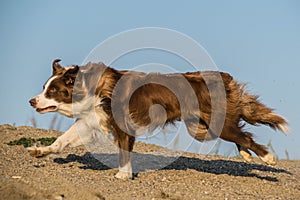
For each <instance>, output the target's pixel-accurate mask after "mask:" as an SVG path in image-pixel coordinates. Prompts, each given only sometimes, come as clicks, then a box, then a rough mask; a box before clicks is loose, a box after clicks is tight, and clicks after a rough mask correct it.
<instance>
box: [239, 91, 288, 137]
mask: <svg viewBox="0 0 300 200" xmlns="http://www.w3.org/2000/svg"><path fill="white" fill-rule="evenodd" d="M242 90H243V88H242ZM241 104H242V105H241V108H242V118H243V119H244V120H245V121H246V122H248V123H250V124H252V125H257V124H264V125H268V126H270V127H271V128H272V129H275V130H277V129H278V130H280V131H282V132H283V133H285V134H287V133H288V131H289V129H288V123H287V121H286V120H285V119H284V118H283V117H281V116H279V115H277V114H275V113H273V110H272V109H270V108H268V107H267V106H265V105H264V104H262V103H261V102H259V100H258V96H255V95H250V94H249V93H248V92H243V94H242V97H241Z"/></svg>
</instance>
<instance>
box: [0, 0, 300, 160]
mask: <svg viewBox="0 0 300 200" xmlns="http://www.w3.org/2000/svg"><path fill="white" fill-rule="evenodd" d="M299 8H300V3H299V1H297V0H294V1H290V0H285V1H276V0H275V1H271V0H266V1H259V0H254V1H238V0H236V1H231V0H229V1H215V0H212V1H186V2H184V3H182V1H181V2H180V1H156V0H152V1H144V2H142V1H89V0H88V1H37V0H35V1H33V0H27V1H8V0H7V1H1V2H0V27H1V29H0V30H1V31H0V44H1V46H0V66H1V70H2V73H0V88H1V104H0V123H1V124H3V123H9V124H14V123H15V124H16V125H30V124H31V123H30V118H31V117H32V116H33V115H34V116H35V118H36V119H37V125H38V127H41V128H49V124H50V121H51V119H52V118H53V114H46V115H39V114H37V113H34V111H33V109H32V108H30V106H29V104H28V100H29V99H30V98H31V97H33V96H35V95H36V94H38V93H40V92H41V90H42V85H43V83H44V82H45V80H47V78H48V77H49V75H50V73H51V62H52V60H53V59H55V58H62V59H63V62H62V64H65V65H66V64H80V63H82V61H83V60H84V58H85V57H86V56H87V54H88V53H89V52H90V51H91V50H92V49H93V48H94V47H95V46H96V45H98V44H99V43H100V42H102V41H104V40H105V39H107V38H108V37H110V36H112V35H115V34H117V33H119V32H122V31H125V30H129V29H133V28H141V27H163V28H169V29H174V30H176V31H179V32H182V33H184V34H187V35H189V36H190V37H192V38H193V39H195V40H196V41H197V42H198V43H200V44H201V45H202V46H203V47H204V48H205V49H206V50H207V51H208V53H209V54H210V56H211V57H212V58H213V60H214V61H215V63H216V65H217V66H218V68H219V69H220V70H222V71H226V72H230V73H231V74H232V75H233V76H234V77H235V78H236V79H238V80H240V81H243V82H248V83H249V89H251V90H252V92H253V93H255V94H259V95H260V96H261V100H262V101H263V102H264V103H265V104H267V105H269V106H270V107H273V108H275V109H276V112H277V113H279V114H281V115H283V116H285V117H286V118H287V119H288V120H289V122H290V126H291V133H290V136H288V137H287V136H284V135H283V134H282V133H279V132H274V131H272V130H269V129H268V128H264V127H259V128H257V127H256V128H250V131H251V132H255V133H256V134H255V135H256V140H257V141H258V142H259V143H262V144H266V143H268V141H269V140H270V139H271V140H272V144H273V148H274V149H275V151H276V153H277V155H279V157H282V158H285V153H284V152H285V150H287V151H288V152H289V155H290V158H293V159H300V151H299V148H298V145H299V141H300V135H299V130H300V114H299V113H300V106H299V104H298V102H299V97H300V93H299V89H298V86H299V85H300V79H299V72H300V37H299V35H300V12H299ZM118 64H122V63H120V62H119V63H118ZM124 65H128V63H124ZM113 67H118V66H113ZM122 67H123V66H122ZM123 68H126V66H125V67H123ZM183 70H184V69H183ZM59 119H63V121H62V124H63V125H62V129H63V130H64V129H66V127H68V126H69V125H70V124H71V123H72V120H70V119H66V118H62V117H59Z"/></svg>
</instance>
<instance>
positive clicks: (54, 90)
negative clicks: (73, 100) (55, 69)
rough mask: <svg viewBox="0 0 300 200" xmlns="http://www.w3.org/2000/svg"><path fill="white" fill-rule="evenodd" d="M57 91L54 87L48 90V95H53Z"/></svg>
mask: <svg viewBox="0 0 300 200" xmlns="http://www.w3.org/2000/svg"><path fill="white" fill-rule="evenodd" d="M56 91H57V89H56V88H55V87H51V88H50V89H49V92H50V93H55V92H56Z"/></svg>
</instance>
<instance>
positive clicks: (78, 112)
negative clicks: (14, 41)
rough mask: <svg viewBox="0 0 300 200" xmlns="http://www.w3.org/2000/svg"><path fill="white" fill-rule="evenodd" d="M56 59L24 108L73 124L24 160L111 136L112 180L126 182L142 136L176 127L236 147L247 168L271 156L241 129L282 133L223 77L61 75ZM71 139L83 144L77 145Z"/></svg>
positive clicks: (74, 69) (79, 71)
mask: <svg viewBox="0 0 300 200" xmlns="http://www.w3.org/2000/svg"><path fill="white" fill-rule="evenodd" d="M60 61H61V60H60V59H56V60H54V61H53V63H52V68H53V73H52V76H51V77H50V78H49V79H48V80H47V82H46V83H45V84H44V87H43V92H42V93H41V94H39V95H38V96H36V97H34V98H32V99H31V100H30V101H29V103H30V105H31V106H32V107H33V108H35V109H36V111H37V112H39V113H41V114H43V113H47V112H58V113H61V114H63V115H65V116H67V117H72V118H76V119H77V120H76V122H75V123H74V125H73V126H72V127H70V129H69V130H67V131H66V132H65V133H64V134H63V135H61V136H60V137H58V138H57V140H56V141H55V142H54V143H53V144H51V145H50V146H46V147H29V148H28V151H29V153H30V154H31V155H32V156H35V157H40V156H44V155H47V154H49V153H58V152H61V151H62V150H63V149H64V148H65V147H66V146H71V147H75V146H78V145H81V144H84V143H85V142H90V141H92V140H93V136H92V134H91V133H92V131H93V130H98V131H100V132H101V133H104V134H106V135H109V134H112V135H113V137H114V141H115V144H116V145H117V146H118V147H119V171H118V173H117V174H116V175H115V176H116V177H117V178H120V179H131V178H133V174H132V166H131V160H132V153H131V152H132V150H133V145H134V142H135V137H136V136H137V135H139V134H141V133H142V132H143V131H145V130H150V131H153V130H154V129H155V128H157V127H159V126H162V127H163V126H165V125H168V124H174V123H175V122H176V121H183V122H184V123H185V125H186V127H187V131H188V132H189V134H190V135H191V136H193V137H194V138H195V139H196V140H198V141H204V140H209V139H214V138H218V137H220V138H221V139H223V140H226V141H230V142H233V143H235V144H236V146H237V148H238V150H239V152H240V155H241V156H242V157H243V158H244V159H245V160H246V161H247V162H251V160H252V156H251V153H250V151H249V150H251V151H253V152H254V153H255V154H257V155H258V157H259V158H260V159H261V160H262V161H264V162H265V163H266V164H269V165H275V164H276V159H275V157H274V155H273V154H272V153H270V152H268V150H267V148H266V147H265V146H263V145H260V144H257V143H256V142H255V141H254V140H253V139H252V134H251V133H249V132H246V131H244V130H243V127H244V125H245V123H248V124H251V125H259V124H264V125H268V126H269V127H271V128H273V129H275V130H276V129H278V130H280V131H282V132H283V133H287V131H288V123H287V121H286V120H285V119H284V118H283V117H281V116H279V115H277V114H275V113H274V112H273V110H272V109H270V108H268V107H267V106H265V105H264V104H262V103H261V102H260V101H259V100H258V96H256V95H252V94H250V93H249V92H248V91H247V90H246V89H245V84H242V83H239V82H238V81H235V80H234V79H233V77H232V76H231V75H230V74H228V73H224V72H218V71H205V72H189V73H174V74H160V73H148V74H146V73H142V72H136V71H125V70H124V71H120V70H116V69H113V68H111V67H108V66H106V65H105V64H104V63H88V64H86V65H84V66H78V65H72V66H68V67H66V68H64V67H63V66H61V65H60V64H59V62H60ZM79 132H80V134H81V136H82V135H84V137H79Z"/></svg>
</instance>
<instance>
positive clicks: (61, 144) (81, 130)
mask: <svg viewBox="0 0 300 200" xmlns="http://www.w3.org/2000/svg"><path fill="white" fill-rule="evenodd" d="M89 133H90V130H89V128H88V126H87V125H86V124H85V123H84V122H83V121H82V120H77V121H76V122H75V124H73V126H71V127H70V128H69V129H68V130H67V131H66V132H65V133H64V134H63V135H61V136H59V137H58V138H57V139H56V140H55V142H54V143H53V144H51V145H50V146H46V147H28V148H27V150H28V151H29V153H30V155H32V156H34V157H41V156H44V155H47V154H49V153H59V152H61V151H62V150H63V149H64V148H65V147H66V146H68V145H69V146H71V147H76V146H79V145H81V144H82V137H80V136H79V134H82V135H85V134H89ZM83 139H85V138H83Z"/></svg>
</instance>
